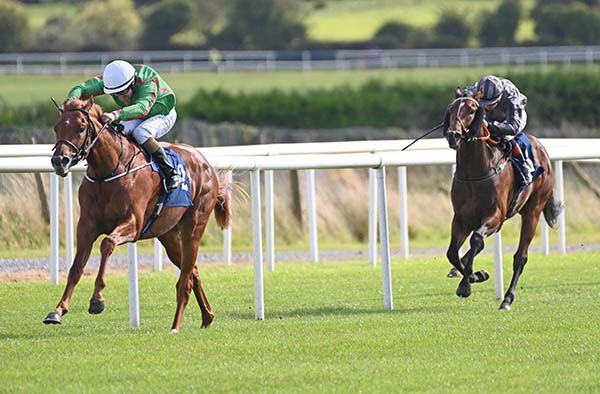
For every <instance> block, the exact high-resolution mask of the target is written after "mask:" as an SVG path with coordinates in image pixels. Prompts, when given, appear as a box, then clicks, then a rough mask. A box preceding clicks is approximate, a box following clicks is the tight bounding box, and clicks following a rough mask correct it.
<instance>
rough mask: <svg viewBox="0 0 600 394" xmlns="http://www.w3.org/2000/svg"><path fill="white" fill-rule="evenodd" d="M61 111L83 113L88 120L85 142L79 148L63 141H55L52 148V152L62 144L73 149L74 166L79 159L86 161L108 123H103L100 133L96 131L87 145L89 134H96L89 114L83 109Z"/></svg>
mask: <svg viewBox="0 0 600 394" xmlns="http://www.w3.org/2000/svg"><path fill="white" fill-rule="evenodd" d="M62 111H63V112H74V111H79V112H81V113H83V114H84V115H85V117H86V118H87V120H88V124H87V127H86V128H85V140H83V144H82V145H81V147H78V146H76V145H75V144H74V143H72V142H71V141H69V140H64V139H63V140H58V141H56V144H54V147H53V148H52V150H56V147H57V146H58V144H60V143H64V144H67V145H69V146H70V147H71V148H73V149H75V156H73V158H72V159H71V160H72V162H73V165H75V164H77V163H79V161H81V159H87V157H88V156H89V154H90V152H91V151H92V148H93V147H94V145H96V142H98V139H99V138H100V136H101V135H102V133H103V132H104V130H106V127H107V126H108V123H105V124H104V125H102V128H101V129H100V131H98V133H97V134H96V135H95V136H94V137H93V139H92V141H91V142H90V143H89V145H88V141H89V140H90V134H94V133H95V132H96V127H95V126H94V123H93V122H92V118H91V116H90V113H89V112H88V111H86V110H85V109H83V108H70V109H63V110H62ZM90 130H91V133H90Z"/></svg>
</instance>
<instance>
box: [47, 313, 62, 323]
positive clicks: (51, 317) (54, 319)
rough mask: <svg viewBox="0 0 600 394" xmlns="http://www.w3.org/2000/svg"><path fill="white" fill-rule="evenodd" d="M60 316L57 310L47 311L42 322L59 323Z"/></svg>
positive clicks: (60, 321) (60, 320)
mask: <svg viewBox="0 0 600 394" xmlns="http://www.w3.org/2000/svg"><path fill="white" fill-rule="evenodd" d="M61 323H62V317H61V316H60V314H59V313H58V312H57V311H52V312H50V313H48V316H46V318H45V319H44V324H61Z"/></svg>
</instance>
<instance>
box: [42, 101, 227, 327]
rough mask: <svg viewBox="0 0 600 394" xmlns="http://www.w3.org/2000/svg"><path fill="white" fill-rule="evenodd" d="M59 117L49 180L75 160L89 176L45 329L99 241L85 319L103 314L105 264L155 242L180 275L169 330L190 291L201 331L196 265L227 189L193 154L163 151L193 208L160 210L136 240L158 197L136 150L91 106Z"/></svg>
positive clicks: (202, 300) (68, 107)
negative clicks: (175, 162)
mask: <svg viewBox="0 0 600 394" xmlns="http://www.w3.org/2000/svg"><path fill="white" fill-rule="evenodd" d="M59 110H60V119H59V121H58V123H57V124H56V126H54V131H55V133H56V140H57V141H56V145H55V146H54V155H53V156H52V167H54V172H55V173H56V174H57V175H60V176H66V175H67V173H68V171H69V168H70V167H71V166H73V165H75V164H76V163H77V162H79V161H80V160H81V159H86V160H87V163H88V168H87V173H86V177H85V179H84V180H83V181H82V184H81V186H80V188H79V205H80V211H81V214H80V218H79V221H78V223H77V253H76V256H75V259H74V261H73V265H72V267H71V269H70V271H69V275H68V280H67V285H66V288H65V291H64V293H63V296H62V298H61V300H60V302H59V303H58V305H57V306H56V309H55V310H54V311H52V312H50V313H49V314H48V316H47V317H46V318H45V319H44V323H46V324H60V323H61V321H62V316H63V315H64V314H66V313H67V312H68V311H69V304H70V301H71V296H72V294H73V290H74V289H75V286H76V285H77V283H78V282H79V280H80V279H81V276H82V274H83V270H84V267H85V265H86V264H87V261H88V258H89V256H90V252H91V250H92V245H93V243H94V241H95V240H96V239H97V238H98V237H99V236H100V235H101V234H106V237H105V238H104V239H103V240H102V243H101V245H100V252H101V260H100V267H99V269H98V275H97V276H96V282H95V288H94V292H93V294H92V298H91V300H90V306H89V312H90V313H92V314H97V313H101V312H102V311H103V310H104V308H105V300H104V297H103V296H102V290H103V289H104V287H105V285H106V275H105V273H106V266H107V262H108V259H109V257H110V255H111V254H112V253H113V251H114V249H115V247H116V246H118V245H121V244H125V243H128V242H135V241H138V240H140V239H147V238H154V237H158V239H159V240H160V242H161V243H162V244H163V245H164V247H165V249H166V252H167V255H168V256H169V259H170V260H171V261H172V262H173V264H175V265H176V266H177V267H179V269H180V270H181V271H180V275H179V279H178V281H177V308H176V310H175V318H174V319H173V325H172V326H171V330H172V331H173V332H177V331H179V328H180V325H181V321H182V319H183V313H184V310H185V307H186V305H187V302H188V300H189V296H190V292H191V290H193V291H194V295H195V296H196V299H197V301H198V304H199V305H200V310H201V312H202V327H208V326H209V325H210V324H211V322H212V320H213V318H214V313H213V311H212V309H211V307H210V305H209V304H208V301H207V299H206V295H205V294H204V290H203V289H202V284H201V282H200V276H199V274H198V270H197V267H196V257H197V254H198V247H199V246H200V239H201V238H202V234H203V233H204V230H205V229H206V224H207V223H208V220H209V217H210V214H211V212H213V210H214V212H215V218H216V220H217V224H218V225H219V227H220V228H221V229H225V228H226V227H228V226H229V222H230V218H231V211H230V207H231V202H230V189H231V183H230V182H229V181H228V180H227V178H226V177H224V176H223V177H219V176H218V175H217V173H216V172H215V170H214V169H213V167H212V166H211V165H210V164H209V163H208V161H207V160H206V158H204V156H203V155H202V154H201V153H200V152H198V151H197V150H196V149H195V148H194V147H192V146H188V145H182V144H166V143H162V146H163V147H166V148H170V149H172V150H173V151H175V152H177V153H178V154H179V156H180V157H181V158H182V159H183V161H184V162H185V165H186V167H187V176H188V177H189V181H190V182H189V191H190V198H191V201H192V206H190V207H168V208H167V207H165V208H164V209H162V212H161V213H160V215H159V216H158V217H157V218H156V220H155V221H154V223H153V224H152V225H151V227H150V228H149V231H146V232H145V233H144V234H142V230H143V229H144V226H145V224H146V223H147V222H148V220H149V218H150V217H151V215H152V214H153V212H154V210H155V207H156V204H157V200H158V197H159V194H160V193H161V191H162V180H161V177H160V176H159V174H157V173H156V172H154V171H152V169H151V167H150V166H149V165H148V163H147V161H146V158H145V156H144V154H143V152H142V151H141V149H140V147H139V145H138V144H136V143H135V142H132V141H130V140H129V139H127V138H126V137H125V136H123V135H122V134H121V133H119V132H117V131H116V130H114V129H113V128H112V127H111V126H108V125H102V124H101V122H100V120H99V119H100V117H101V115H102V109H101V108H100V107H99V106H98V105H96V104H94V103H93V102H92V100H89V101H82V100H79V99H75V100H71V101H68V102H66V103H65V104H64V105H63V107H62V108H59Z"/></svg>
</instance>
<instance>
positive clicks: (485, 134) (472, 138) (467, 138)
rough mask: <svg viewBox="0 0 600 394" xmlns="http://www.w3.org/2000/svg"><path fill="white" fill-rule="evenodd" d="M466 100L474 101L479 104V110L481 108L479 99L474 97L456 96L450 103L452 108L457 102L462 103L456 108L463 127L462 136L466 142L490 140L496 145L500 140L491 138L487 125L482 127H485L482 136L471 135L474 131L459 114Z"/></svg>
mask: <svg viewBox="0 0 600 394" xmlns="http://www.w3.org/2000/svg"><path fill="white" fill-rule="evenodd" d="M464 101H472V102H474V103H475V105H476V106H477V110H479V108H480V104H479V101H477V100H475V99H474V98H472V97H458V98H456V99H455V100H454V101H452V102H451V103H450V105H449V106H448V107H449V108H452V107H453V106H454V104H456V103H457V102H460V105H459V107H458V109H457V110H456V120H457V121H458V123H459V124H460V127H461V130H460V138H461V139H464V140H465V141H466V142H472V141H483V142H488V141H491V142H492V144H494V145H495V144H497V143H498V142H496V141H494V140H493V139H492V138H491V136H490V131H489V130H488V128H487V127H485V125H483V126H482V128H483V135H482V136H481V137H476V136H473V135H471V132H472V131H471V130H470V129H469V128H468V127H466V126H465V124H464V123H463V121H462V120H461V119H460V117H459V116H458V114H459V112H460V108H461V106H462V105H463V104H464Z"/></svg>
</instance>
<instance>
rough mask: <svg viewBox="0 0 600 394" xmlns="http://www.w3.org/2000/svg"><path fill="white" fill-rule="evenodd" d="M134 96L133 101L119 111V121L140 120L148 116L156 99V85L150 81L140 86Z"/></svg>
mask: <svg viewBox="0 0 600 394" xmlns="http://www.w3.org/2000/svg"><path fill="white" fill-rule="evenodd" d="M135 94H136V96H137V98H136V99H135V101H134V102H133V103H132V104H131V105H129V106H127V107H124V108H123V110H122V111H120V114H119V120H130V119H141V118H144V117H145V116H146V115H148V113H149V112H150V109H151V108H152V106H153V105H154V103H155V102H156V99H157V98H158V85H157V84H156V82H155V81H153V80H150V81H148V82H146V83H144V84H143V85H141V86H140V87H139V88H138V89H137V91H136V93H135Z"/></svg>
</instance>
